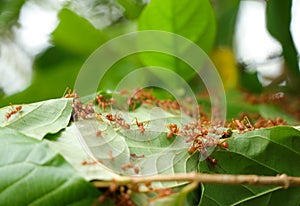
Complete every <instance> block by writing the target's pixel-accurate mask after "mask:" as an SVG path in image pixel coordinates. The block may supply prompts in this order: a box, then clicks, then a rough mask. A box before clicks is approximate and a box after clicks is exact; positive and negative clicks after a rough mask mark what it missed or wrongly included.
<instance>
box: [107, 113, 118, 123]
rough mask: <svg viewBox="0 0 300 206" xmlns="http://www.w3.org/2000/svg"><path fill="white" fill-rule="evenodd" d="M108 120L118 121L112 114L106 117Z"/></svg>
mask: <svg viewBox="0 0 300 206" xmlns="http://www.w3.org/2000/svg"><path fill="white" fill-rule="evenodd" d="M106 119H108V120H109V121H111V122H114V121H116V119H115V118H114V117H113V115H112V114H107V115H106Z"/></svg>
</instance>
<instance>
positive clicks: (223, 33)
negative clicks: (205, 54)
mask: <svg viewBox="0 0 300 206" xmlns="http://www.w3.org/2000/svg"><path fill="white" fill-rule="evenodd" d="M239 5H240V0H217V1H213V7H214V10H215V14H216V17H217V27H218V28H217V35H216V45H218V46H228V47H230V48H232V46H233V45H232V41H233V37H234V31H235V25H236V17H237V13H238V10H239Z"/></svg>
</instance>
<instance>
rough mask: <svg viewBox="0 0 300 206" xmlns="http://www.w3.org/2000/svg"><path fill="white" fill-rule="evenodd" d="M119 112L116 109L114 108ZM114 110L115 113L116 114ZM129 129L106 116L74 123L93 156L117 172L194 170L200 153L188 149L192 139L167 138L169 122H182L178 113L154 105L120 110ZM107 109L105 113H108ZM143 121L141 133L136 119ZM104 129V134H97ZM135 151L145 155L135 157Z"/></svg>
mask: <svg viewBox="0 0 300 206" xmlns="http://www.w3.org/2000/svg"><path fill="white" fill-rule="evenodd" d="M114 112H116V111H114ZM114 112H113V114H114ZM117 114H119V115H120V116H121V117H122V118H124V119H125V120H126V122H127V124H130V129H126V128H122V127H115V125H114V124H113V123H111V122H109V121H108V120H106V119H105V118H102V119H103V122H100V121H98V120H80V121H77V122H76V123H75V124H76V126H77V128H78V130H79V131H80V135H81V140H82V142H83V146H84V147H85V148H88V149H87V150H88V151H89V152H91V154H92V155H93V157H94V158H95V159H97V160H99V161H101V162H102V163H103V165H105V166H106V167H108V168H109V169H111V170H112V171H114V172H115V173H117V174H123V175H155V174H174V173H184V172H190V171H195V170H196V167H197V162H198V157H197V156H195V155H191V154H189V153H188V149H189V146H190V144H191V143H187V142H186V139H185V138H184V137H181V136H177V137H173V138H171V139H168V138H167V132H168V128H167V127H166V125H168V124H170V123H177V124H178V125H179V124H180V122H181V121H183V122H184V121H190V119H185V120H184V119H183V120H182V119H181V116H180V115H178V114H171V113H168V112H166V111H163V110H162V109H160V110H159V111H156V112H155V111H154V110H151V107H147V106H141V107H139V108H138V109H136V110H135V111H131V112H126V114H124V113H122V111H117ZM105 115H106V113H103V116H104V117H105ZM136 119H138V121H139V122H143V124H144V128H145V131H144V132H143V133H141V131H140V129H139V128H138V126H137V125H136V122H135V120H136ZM97 131H101V135H97ZM132 154H135V155H137V156H143V157H142V158H135V157H132ZM128 164H133V165H134V166H136V167H138V170H139V171H138V172H136V171H135V170H134V169H133V168H130V169H123V166H124V165H128ZM182 184H183V183H182V182H165V183H160V182H157V183H153V184H152V186H153V187H167V186H168V187H170V186H178V185H182Z"/></svg>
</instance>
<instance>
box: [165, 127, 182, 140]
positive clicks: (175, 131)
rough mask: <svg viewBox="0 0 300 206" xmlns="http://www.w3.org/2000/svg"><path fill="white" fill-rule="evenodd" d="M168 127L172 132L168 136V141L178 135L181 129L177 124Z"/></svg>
mask: <svg viewBox="0 0 300 206" xmlns="http://www.w3.org/2000/svg"><path fill="white" fill-rule="evenodd" d="M167 127H168V128H169V130H170V131H169V132H168V135H167V138H168V139H170V138H171V137H172V136H173V135H176V134H178V132H179V128H178V127H177V124H169V125H167Z"/></svg>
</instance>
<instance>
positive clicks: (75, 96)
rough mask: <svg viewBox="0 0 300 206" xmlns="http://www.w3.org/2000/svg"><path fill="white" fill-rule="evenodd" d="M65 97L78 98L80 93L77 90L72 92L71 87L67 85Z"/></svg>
mask: <svg viewBox="0 0 300 206" xmlns="http://www.w3.org/2000/svg"><path fill="white" fill-rule="evenodd" d="M67 92H68V93H67ZM66 93H67V94H66ZM63 97H64V98H75V99H77V98H78V94H76V93H75V92H72V90H71V89H70V88H69V87H67V88H66V90H65V92H64V95H63Z"/></svg>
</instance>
